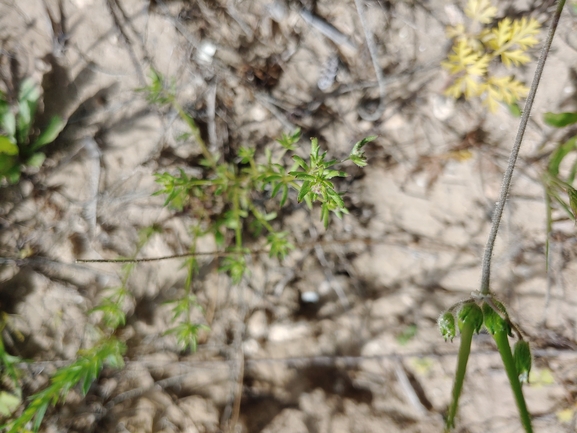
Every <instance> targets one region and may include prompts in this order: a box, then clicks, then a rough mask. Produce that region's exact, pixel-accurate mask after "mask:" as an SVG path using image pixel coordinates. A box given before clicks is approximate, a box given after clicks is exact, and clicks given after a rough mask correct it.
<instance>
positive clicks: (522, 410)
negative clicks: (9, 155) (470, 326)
mask: <svg viewBox="0 0 577 433" xmlns="http://www.w3.org/2000/svg"><path fill="white" fill-rule="evenodd" d="M493 338H494V339H495V342H496V343H497V348H498V349H499V353H500V354H501V359H502V360H503V365H505V371H506V372H507V377H508V378H509V383H510V384H511V389H512V390H513V395H514V396H515V402H516V403H517V408H518V409H519V416H520V418H521V423H522V424H523V427H524V428H525V431H526V432H527V433H533V427H532V425H531V416H530V415H529V411H528V410H527V404H526V403H525V397H524V396H523V389H522V388H521V382H519V374H518V372H517V367H516V366H515V360H514V359H513V354H512V353H511V346H510V345H509V338H508V337H507V332H495V334H494V335H493Z"/></svg>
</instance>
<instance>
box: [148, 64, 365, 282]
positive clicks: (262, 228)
mask: <svg viewBox="0 0 577 433" xmlns="http://www.w3.org/2000/svg"><path fill="white" fill-rule="evenodd" d="M140 91H142V92H144V93H145V95H146V98H147V100H149V101H151V102H155V103H158V104H160V105H170V106H172V108H173V109H175V110H176V111H177V112H178V114H179V115H180V117H181V118H182V119H183V120H184V121H185V123H186V124H187V125H188V126H189V127H190V129H191V132H192V134H191V135H192V136H193V137H195V141H196V142H197V143H198V144H199V146H200V148H201V150H202V152H203V155H204V159H203V161H202V166H203V174H202V176H200V177H198V178H196V177H191V176H189V175H187V174H186V173H185V172H184V170H182V169H179V170H178V173H177V174H170V173H166V172H165V173H158V174H157V175H156V181H157V182H158V183H159V184H160V185H161V189H160V190H159V191H158V192H157V193H156V194H162V195H164V196H165V197H166V200H165V205H166V206H170V207H172V208H174V209H177V210H179V211H182V210H187V211H190V213H191V214H192V216H193V217H195V218H196V219H197V220H198V221H199V226H202V227H203V230H205V232H207V233H208V232H210V233H213V234H214V236H215V239H216V241H217V243H218V244H219V245H223V246H224V247H225V249H226V251H227V255H226V256H225V257H224V259H223V260H222V263H221V267H220V269H221V270H222V271H226V272H227V273H228V274H229V275H230V276H231V278H232V280H233V282H234V283H238V282H240V280H241V279H242V277H243V276H244V275H245V273H246V270H247V263H246V259H245V257H244V256H245V255H246V254H247V253H248V250H247V249H246V247H245V237H246V233H247V232H248V233H250V234H251V235H252V236H253V237H255V238H259V237H260V236H261V235H262V234H266V235H265V238H266V246H267V248H268V251H269V253H270V255H271V256H272V257H277V258H279V259H282V258H283V257H285V256H286V255H287V254H288V252H289V251H290V250H291V249H292V248H294V247H293V245H292V243H291V242H290V241H289V234H288V233H287V232H284V231H279V230H277V229H275V228H274V227H273V222H274V220H275V219H276V217H277V212H276V211H272V212H271V211H268V210H266V209H265V208H263V207H262V205H261V204H260V202H261V201H262V197H263V194H264V197H266V196H267V195H268V196H269V197H270V198H276V197H279V196H280V199H279V202H278V208H280V207H282V206H284V205H285V204H286V202H287V200H288V197H289V192H290V190H294V191H296V195H297V201H298V202H302V201H304V202H306V203H307V205H308V206H309V207H312V205H313V203H314V202H319V203H320V205H321V220H322V222H323V224H324V225H325V227H326V226H328V224H329V221H330V215H331V213H332V214H334V215H336V216H337V217H339V218H340V217H342V215H343V214H346V213H347V209H346V207H345V203H344V201H343V198H342V194H341V193H339V192H337V190H336V186H335V184H334V183H333V179H334V178H337V177H345V176H346V173H345V172H343V171H340V170H338V169H335V166H336V165H338V164H342V163H344V162H346V161H348V160H350V161H352V162H353V163H354V164H356V165H358V166H359V167H363V166H365V165H366V164H367V162H366V156H365V154H364V151H363V147H364V146H365V145H366V144H367V143H368V142H370V141H372V140H374V139H375V138H376V137H367V138H365V139H363V140H361V141H359V142H358V143H356V144H355V145H354V146H353V149H352V151H351V153H350V155H349V156H348V158H346V159H345V160H342V161H340V160H336V159H328V158H327V152H325V151H321V148H320V145H319V143H318V140H317V139H315V138H313V139H312V140H311V149H310V152H309V156H308V158H303V157H301V156H300V155H298V154H297V151H298V150H299V149H298V147H297V144H298V142H299V141H300V137H301V135H300V130H296V131H294V132H292V133H291V134H283V135H282V136H281V138H280V139H278V140H277V142H278V143H279V144H280V146H281V148H280V149H278V150H274V149H271V148H266V149H265V151H264V155H258V154H257V151H256V149H255V148H252V147H249V146H242V147H240V148H239V150H238V152H237V155H236V157H235V158H233V159H234V161H233V162H227V161H220V156H219V155H211V154H210V153H209V152H208V150H207V147H206V145H205V144H204V142H203V141H202V138H201V137H200V134H199V133H198V128H197V126H196V123H195V122H194V119H192V117H190V115H189V114H188V113H186V112H185V111H184V110H183V109H182V107H181V106H180V105H179V104H178V102H177V101H176V94H175V88H174V86H168V85H166V84H165V80H164V79H163V78H162V76H161V75H160V74H159V73H158V72H155V71H153V72H152V73H151V84H150V85H149V86H147V87H146V88H143V89H140ZM273 152H275V156H274V157H273ZM287 153H291V154H292V160H293V161H294V163H293V164H292V166H289V165H288V164H287V161H286V158H285V155H286V154H287ZM215 209H218V211H215Z"/></svg>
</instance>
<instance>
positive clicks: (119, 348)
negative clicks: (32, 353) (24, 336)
mask: <svg viewBox="0 0 577 433" xmlns="http://www.w3.org/2000/svg"><path fill="white" fill-rule="evenodd" d="M158 231H159V229H158V227H156V226H152V227H147V228H145V229H143V230H141V231H140V233H139V242H138V245H137V250H136V252H135V255H136V254H138V252H139V251H140V250H141V249H142V247H143V246H144V245H145V244H146V243H147V242H148V241H149V240H150V238H151V237H152V236H153V235H154V234H155V233H158ZM134 268H135V265H134V263H128V264H126V265H125V266H123V268H122V275H121V278H120V280H121V281H120V285H119V286H118V287H115V288H110V289H108V290H106V291H105V293H106V294H105V296H104V297H103V298H102V299H101V300H100V303H99V304H98V305H97V306H96V307H94V308H93V309H91V310H90V311H89V312H88V313H89V314H95V313H98V314H100V320H99V324H100V326H99V327H97V328H94V327H93V326H92V325H89V330H90V331H92V333H96V342H95V344H94V345H93V346H92V347H91V348H88V349H81V350H79V351H78V353H77V356H76V359H75V360H74V361H72V362H71V363H70V364H69V365H67V366H65V367H62V368H59V369H58V370H56V372H55V373H54V374H53V375H52V377H51V378H50V384H49V385H48V386H47V387H46V388H44V389H42V390H41V391H39V392H37V393H35V394H32V395H31V396H29V397H28V399H27V401H28V404H27V406H26V408H25V409H24V410H23V411H22V412H21V413H20V414H19V415H18V416H17V417H16V418H14V419H12V420H10V421H8V422H7V423H6V424H4V425H0V431H3V432H6V433H21V432H28V431H30V430H27V428H29V426H30V423H31V425H32V431H33V432H37V431H38V430H39V428H40V426H41V424H42V420H43V419H44V415H45V414H46V411H47V410H48V408H49V407H50V406H55V405H57V404H59V403H63V402H65V401H66V396H67V395H68V393H69V392H70V390H72V389H73V388H75V387H79V391H80V393H81V395H83V396H85V395H86V394H87V393H88V391H89V390H90V387H91V385H92V383H93V382H94V380H96V379H97V378H98V375H99V374H100V371H101V370H102V368H103V367H104V366H108V367H110V368H121V367H123V365H124V360H123V357H122V355H123V354H124V352H125V351H126V346H125V344H124V343H123V342H122V341H120V340H119V339H118V338H117V337H116V336H115V331H116V329H117V328H118V327H120V326H123V325H124V324H125V323H126V315H125V312H124V309H123V308H124V303H125V301H126V299H127V298H128V297H129V296H130V291H129V288H128V280H129V278H130V275H131V273H132V272H133V270H134ZM3 348H4V346H3V345H2V344H1V341H0V365H2V366H3V367H4V368H5V369H6V371H7V372H8V374H9V376H10V377H13V378H14V379H13V380H14V381H15V386H16V387H18V388H17V389H18V395H20V394H19V393H20V391H19V389H20V388H19V385H18V382H17V378H18V370H17V369H16V367H15V363H16V362H21V360H20V359H18V358H16V357H11V356H10V355H7V354H6V353H5V352H4V350H3ZM3 404H4V405H6V404H7V403H6V400H5V399H4V400H3V395H2V394H1V393H0V412H1V410H2V405H3Z"/></svg>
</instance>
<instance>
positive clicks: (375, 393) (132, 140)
mask: <svg viewBox="0 0 577 433" xmlns="http://www.w3.org/2000/svg"><path fill="white" fill-rule="evenodd" d="M365 3H366V18H367V27H368V29H369V31H370V32H371V33H372V35H373V38H374V41H375V45H376V51H377V52H376V54H377V60H378V64H379V66H380V67H381V68H382V71H383V74H384V80H385V83H386V92H385V95H384V98H383V100H382V101H381V105H379V87H378V85H377V82H376V78H375V72H374V69H373V66H372V62H371V58H370V54H369V51H368V49H367V44H366V39H365V33H364V30H363V27H362V26H361V23H360V21H359V18H358V14H357V12H356V9H355V4H354V2H353V1H352V0H331V1H329V0H318V1H305V0H303V1H302V2H298V1H291V2H287V3H285V2H283V1H280V0H277V1H273V0H254V1H234V0H230V1H225V0H216V1H208V0H205V1H198V2H180V1H161V0H156V1H150V2H148V1H139V0H108V1H105V0H64V1H63V3H62V4H63V11H64V16H65V28H64V33H62V34H59V33H58V29H56V30H57V31H56V32H55V31H54V26H52V25H51V23H50V20H49V18H48V14H47V9H46V8H48V9H50V11H52V15H53V16H54V17H55V18H56V21H61V20H60V17H59V12H58V7H57V6H58V4H57V2H55V1H47V2H46V5H45V4H44V3H42V2H41V1H39V0H27V1H18V2H16V1H11V0H2V1H1V2H0V35H1V37H2V41H3V42H2V51H0V67H1V68H3V69H2V71H3V77H4V78H6V77H9V76H10V75H7V72H6V71H8V70H9V65H10V61H9V59H10V58H11V57H12V58H15V59H16V60H17V63H18V72H19V74H20V76H31V77H33V78H35V79H36V80H37V82H39V83H40V82H43V87H44V92H45V100H46V111H50V112H52V113H59V114H60V115H62V116H63V117H65V118H67V119H68V120H69V123H68V126H67V128H66V130H65V132H64V134H63V136H62V137H61V138H60V139H59V141H58V142H57V143H55V144H54V145H53V146H52V147H51V148H50V149H49V150H48V159H47V161H46V163H45V164H44V166H43V167H42V168H41V169H40V171H39V172H29V173H28V174H26V175H25V176H24V178H23V180H22V181H21V182H20V184H19V185H17V186H15V187H3V188H2V189H1V190H0V224H1V226H0V248H1V253H2V256H3V257H12V258H14V257H22V256H24V257H25V258H24V259H21V260H19V261H18V262H17V263H15V262H7V261H3V262H2V264H0V305H1V308H2V311H3V312H5V313H8V314H10V315H11V323H12V324H11V326H10V327H9V329H6V330H4V333H3V336H4V341H5V342H6V343H5V344H6V346H7V348H8V351H10V352H11V353H13V354H17V355H19V356H22V357H24V358H27V359H30V360H32V361H33V362H32V364H31V366H30V367H29V371H30V372H31V375H30V376H31V377H29V378H26V379H25V382H26V386H25V388H24V390H25V392H27V393H32V392H34V391H36V390H38V389H40V388H41V387H42V386H44V384H45V383H46V381H47V378H48V374H49V373H51V372H53V371H54V369H55V368H56V367H57V366H58V365H61V364H62V362H66V361H67V360H71V359H73V358H74V357H75V355H76V353H77V351H78V349H79V348H81V347H83V344H85V342H86V338H87V336H86V333H87V332H88V331H87V329H89V328H88V327H87V325H88V323H87V320H88V319H87V318H86V312H87V311H88V310H89V309H90V308H91V307H93V306H94V305H95V303H96V302H97V301H98V300H99V299H100V298H101V296H102V293H103V291H104V290H105V288H106V287H112V286H114V285H117V284H118V281H119V278H120V275H121V268H120V266H119V265H117V264H113V263H108V264H98V265H88V264H76V263H75V260H76V259H78V258H108V259H112V258H115V257H118V256H121V255H122V256H129V255H131V254H133V252H134V250H135V248H136V244H137V240H138V230H139V229H140V228H142V227H146V226H149V225H151V224H159V225H160V226H161V228H162V233H161V234H159V235H156V236H155V237H153V239H152V240H151V241H150V242H149V243H148V244H147V245H146V246H145V247H144V249H143V250H142V251H141V256H147V257H155V256H162V255H169V254H175V253H183V252H186V251H187V248H188V242H190V235H189V232H188V228H189V227H190V226H191V225H192V224H193V222H194V221H193V219H192V217H190V216H188V215H183V214H175V213H174V212H173V211H170V210H168V209H166V208H164V207H163V198H162V197H158V196H155V197H153V196H151V194H152V193H153V192H154V191H156V190H157V189H158V186H157V185H156V184H155V183H154V177H153V174H154V173H156V172H159V171H172V172H175V171H176V168H177V167H185V168H186V169H187V170H193V171H194V170H195V167H194V164H197V162H198V159H199V154H200V150H199V148H198V146H195V145H194V143H191V142H190V141H184V142H183V141H181V140H179V139H178V136H179V135H180V134H182V133H183V132H184V131H185V130H186V127H185V125H184V124H183V123H182V122H180V121H179V120H178V119H177V117H176V115H175V114H174V113H173V112H170V111H167V110H161V109H158V108H155V107H152V106H150V105H149V104H147V103H146V101H145V100H144V98H143V97H142V94H139V93H136V92H135V89H136V88H139V87H142V86H144V85H145V84H146V80H147V78H146V77H147V73H148V71H149V69H150V68H151V67H154V68H155V69H157V70H158V71H160V72H161V73H162V74H164V75H165V76H167V77H173V78H174V80H175V83H176V86H177V89H178V94H179V98H180V102H181V104H183V106H184V107H185V109H186V110H188V111H189V112H190V113H191V114H192V116H193V117H194V118H195V119H196V120H197V122H198V123H199V125H200V126H201V130H202V133H203V134H204V136H205V137H206V140H207V143H209V146H210V149H211V151H213V152H217V151H218V152H221V153H223V154H225V155H227V154H231V153H234V152H235V151H236V149H238V147H239V146H241V145H250V146H255V147H256V148H257V149H259V150H262V149H263V148H264V147H265V146H266V145H269V144H271V143H273V141H274V139H275V138H277V137H279V135H280V133H281V132H283V131H285V132H288V131H291V130H292V129H294V128H295V127H297V126H298V127H300V128H301V129H302V130H303V133H304V135H305V136H306V137H311V136H314V137H318V138H319V141H320V143H321V146H322V147H323V148H324V149H326V150H327V151H328V152H329V154H330V155H331V156H332V157H335V158H343V157H345V156H346V155H347V154H348V152H349V151H350V149H351V146H352V145H353V143H354V142H355V141H357V140H359V139H361V138H362V137H365V136H367V135H377V136H378V138H377V139H376V140H375V141H374V142H373V143H371V144H370V145H369V146H368V148H367V155H368V157H369V165H368V167H366V168H364V169H362V170H361V169H356V168H351V167H347V169H349V170H350V173H351V176H349V177H348V178H347V179H345V180H343V181H341V182H339V183H338V186H339V188H340V190H342V191H346V202H347V206H348V207H349V209H350V211H351V212H350V215H347V216H345V217H344V218H343V220H334V221H333V222H332V224H331V225H330V227H329V228H328V229H326V230H325V229H324V228H323V227H322V225H321V224H320V223H319V222H318V209H315V210H313V211H309V210H308V209H307V208H306V206H302V205H299V204H297V203H296V197H291V203H290V204H289V205H288V206H287V207H286V208H285V210H284V211H283V212H282V214H281V215H280V217H279V221H280V223H282V225H283V226H284V227H285V228H286V229H288V230H290V231H291V238H292V240H293V242H294V243H295V244H297V245H298V247H297V249H296V250H295V251H294V252H293V253H291V254H290V255H289V256H288V257H287V258H286V259H285V260H284V261H282V262H281V263H279V262H276V261H274V260H272V259H269V258H268V257H267V256H266V255H258V254H257V255H254V256H252V257H251V259H250V260H251V274H250V277H248V278H245V279H244V280H243V281H242V283H241V284H240V285H237V286H233V285H232V284H231V282H230V280H229V279H228V278H227V277H226V276H223V275H218V274H217V273H216V272H215V269H216V264H217V261H218V260H217V258H210V257H209V258H205V259H203V260H202V272H201V275H202V278H199V281H198V282H197V283H196V295H197V297H198V300H199V302H200V304H201V305H202V306H203V308H204V313H203V314H201V313H200V312H199V313H198V316H199V317H198V320H199V322H200V323H207V324H208V325H210V331H208V332H205V333H203V334H202V335H201V339H200V344H199V348H198V351H197V353H195V354H189V353H183V352H181V351H179V349H178V347H177V345H176V342H175V341H174V339H173V338H171V337H170V336H165V335H163V333H164V331H166V329H168V327H169V326H170V317H171V316H170V311H169V309H168V307H167V306H166V305H164V302H165V301H167V300H169V299H171V298H174V297H175V296H178V294H180V293H182V291H183V285H184V281H185V276H186V272H185V270H184V269H182V263H181V261H179V260H167V261H163V262H160V263H155V264H150V263H143V264H139V265H138V266H137V269H136V271H135V272H134V273H133V274H132V277H131V279H130V283H129V284H130V288H131V292H132V299H131V301H130V305H127V312H128V320H127V324H126V326H125V327H123V328H122V329H121V330H120V331H119V335H120V336H121V338H122V339H123V340H124V341H126V344H127V346H128V352H127V354H126V358H125V361H126V367H125V368H124V369H122V370H110V369H105V370H104V371H103V373H102V375H101V378H100V379H99V380H98V381H97V383H95V384H94V385H93V386H92V388H91V390H90V392H89V393H88V395H87V396H86V397H85V398H81V397H80V396H79V394H78V393H77V392H72V393H71V394H70V396H69V397H68V399H67V401H66V403H65V404H62V405H59V406H58V407H56V408H54V409H51V410H49V412H48V413H47V416H46V419H45V422H44V424H43V427H42V429H41V431H46V432H64V431H67V432H68V431H69V432H166V433H168V432H218V431H226V432H233V431H234V432H250V433H252V432H255V433H256V432H263V433H265V432H266V433H273V432H274V433H288V432H290V433H301V432H302V433H324V432H327V433H328V432H332V433H337V432H339V433H340V432H343V433H344V432H397V431H398V432H433V431H441V430H442V426H443V419H442V415H443V414H444V413H445V411H446V408H447V405H448V403H449V398H450V391H451V386H452V374H453V372H454V368H455V362H456V352H457V350H458V343H457V341H455V342H454V343H452V344H451V343H444V342H443V339H442V338H441V336H440V335H439V333H438V331H437V329H436V320H437V317H438V316H439V314H440V313H441V312H442V311H443V310H444V309H446V308H448V307H449V306H450V305H452V304H453V303H454V302H456V301H458V300H459V299H462V298H464V297H467V296H469V294H470V292H471V291H473V290H476V289H478V284H479V280H480V261H481V255H482V251H483V247H484V245H485V241H486V237H487V234H488V229H489V223H490V215H491V211H492V208H493V206H494V203H495V200H497V196H498V192H499V186H500V179H501V174H502V172H503V169H504V166H505V164H506V160H507V157H508V152H509V149H510V146H511V144H512V142H513V137H514V132H515V130H516V126H517V123H518V120H517V119H516V118H514V117H513V116H512V115H510V114H509V113H507V112H506V111H505V109H502V110H501V111H499V112H498V113H497V114H496V115H489V114H487V112H486V110H485V109H484V108H483V107H482V106H481V105H480V104H479V103H477V102H464V101H458V102H454V101H450V100H448V99H446V98H445V97H443V96H442V92H443V89H444V88H445V87H446V86H447V84H448V77H447V76H446V74H445V73H443V72H442V71H441V69H440V67H439V62H440V60H442V59H443V58H444V56H445V55H446V52H447V50H448V49H449V42H448V41H447V39H446V37H445V35H444V29H445V26H446V25H448V24H449V23H450V22H451V19H454V16H455V11H456V10H457V11H458V10H459V8H462V7H463V6H464V5H463V4H461V3H459V4H458V7H455V5H454V4H453V3H452V2H448V1H441V0H437V1H430V2H419V1H411V0H407V1H402V2H400V1H399V2H388V1H369V2H365ZM501 3H502V4H501V6H500V8H501V9H502V10H505V9H507V8H511V9H510V10H511V11H526V10H527V9H529V10H531V11H533V15H534V16H535V17H537V18H539V19H540V20H541V21H543V20H544V19H545V18H546V17H548V16H549V15H548V14H550V13H551V12H552V9H551V7H548V6H547V5H544V4H541V2H538V3H539V5H538V6H536V3H535V2H516V1H506V2H501ZM546 3H547V4H549V2H546ZM310 10H312V11H313V12H314V17H316V19H317V20H320V21H322V22H323V23H330V24H331V26H332V27H331V28H332V29H333V30H334V31H336V36H333V37H332V39H331V38H330V37H327V36H326V35H325V34H323V33H322V32H321V31H319V28H318V26H317V24H316V22H315V21H314V20H313V21H311V15H310V13H308V12H303V11H310ZM511 13H513V12H511ZM457 15H458V14H457ZM56 27H57V26H56ZM576 32H577V16H576V15H575V14H571V13H570V12H569V11H566V12H565V14H564V16H563V18H562V22H561V27H560V29H559V35H558V38H557V39H556V41H555V43H554V48H553V52H552V55H551V58H550V61H549V63H548V65H547V67H546V70H545V73H544V78H543V85H542V87H541V89H540V91H539V94H538V98H537V102H536V106H535V108H534V115H533V120H532V123H531V125H530V128H529V130H528V132H527V138H526V142H525V146H524V148H523V150H522V151H521V159H520V163H519V171H518V173H517V175H516V177H515V179H514V186H513V191H512V194H511V196H510V199H509V204H508V207H507V208H506V211H505V216H504V221H503V225H502V230H501V232H500V235H499V238H498V243H497V248H496V251H495V261H494V270H493V274H494V275H493V290H494V291H495V292H496V293H497V294H498V296H499V297H500V298H501V299H503V300H504V301H505V302H506V303H507V304H508V305H509V313H510V314H511V316H512V317H513V318H514V320H516V321H517V322H518V323H519V324H520V326H521V327H522V329H523V330H524V332H525V333H526V334H527V336H528V337H529V340H530V341H531V343H532V346H533V348H534V351H535V372H536V374H535V378H534V380H533V383H532V384H531V385H529V386H527V387H525V393H526V397H527V400H528V406H529V409H530V412H531V414H532V415H533V416H534V424H535V429H536V431H538V432H548V433H554V432H571V431H575V419H576V416H575V410H576V409H577V406H576V395H577V388H576V383H577V369H576V368H575V365H576V360H577V352H576V351H575V349H576V347H577V343H576V341H577V335H576V331H577V327H576V326H577V324H576V321H575V311H576V310H575V307H576V303H577V292H576V290H575V287H574V283H575V281H577V260H574V259H575V255H576V252H577V250H576V247H575V241H574V233H575V229H574V227H573V225H572V223H571V222H570V221H569V220H566V219H563V218H560V219H559V221H557V222H556V223H555V225H554V227H553V233H552V237H551V238H552V243H551V245H552V247H551V251H552V253H551V265H550V271H549V273H547V272H546V268H545V253H544V251H545V239H546V232H545V203H544V198H543V187H542V185H541V183H540V181H539V179H540V174H541V173H542V171H543V167H544V164H545V159H544V158H543V155H546V154H547V152H550V151H551V150H552V149H553V147H554V145H555V143H556V142H558V140H559V139H561V136H562V132H559V131H554V130H552V129H551V128H548V127H546V126H544V125H543V123H542V120H541V119H542V115H543V113H544V112H546V111H560V110H565V111H568V110H575V109H576V108H577V107H576V99H575V94H576V93H575V92H576V87H575V83H576V81H575V76H576V73H577V72H576V71H577V69H576V65H577V61H576V59H577V56H576V54H577V53H576V48H577V43H576V42H577V41H576V38H575V34H576ZM532 71H533V66H529V67H528V68H526V69H524V70H522V71H521V72H520V76H521V77H525V78H526V79H529V78H530V77H531V73H532ZM381 108H382V109H383V110H384V111H383V112H382V114H380V115H379V116H376V117H377V119H376V120H371V119H370V116H368V115H367V113H369V114H370V113H372V112H374V111H375V110H376V109H381ZM367 118H368V119H369V120H366V119H367ZM300 144H301V146H302V147H303V154H305V153H306V151H308V146H309V144H308V142H307V140H306V139H303V140H302V141H301V143H300ZM456 149H457V150H461V151H463V150H467V151H468V152H469V153H467V155H468V157H466V158H456V157H455V152H454V151H455V150H456ZM560 215H561V214H560V213H559V216H560ZM311 239H312V240H315V241H316V242H314V244H311V243H310V240H311ZM307 242H308V243H307ZM199 249H200V250H202V251H211V250H213V249H214V241H213V240H212V239H211V238H210V237H206V238H203V239H202V240H201V242H200V244H199ZM23 251H24V252H27V253H25V254H23V253H22V252H23ZM307 292H312V293H315V294H316V295H317V297H318V300H317V301H316V302H314V303H306V302H303V297H302V294H303V293H307ZM516 412H517V411H516V408H515V404H514V401H513V397H512V395H511V391H510V390H509V388H508V386H507V378H506V375H505V372H504V370H503V367H502V364H501V362H500V358H499V355H498V353H497V352H496V350H495V347H494V345H493V343H492V340H491V339H490V337H489V336H488V335H479V336H478V337H475V339H474V342H473V355H472V357H471V359H470V365H469V368H468V378H467V382H466V384H465V388H464V395H463V397H462V400H461V411H460V416H459V419H458V429H457V431H460V432H500V433H505V432H519V431H521V430H522V429H521V426H520V423H519V420H518V418H517V413H516Z"/></svg>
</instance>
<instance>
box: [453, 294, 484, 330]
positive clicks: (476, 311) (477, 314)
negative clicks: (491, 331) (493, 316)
mask: <svg viewBox="0 0 577 433" xmlns="http://www.w3.org/2000/svg"><path fill="white" fill-rule="evenodd" d="M457 321H458V324H459V331H461V332H463V328H464V327H465V326H468V327H470V328H472V329H473V331H474V332H476V333H477V334H478V333H479V331H480V330H481V326H483V312H482V311H481V308H479V306H478V305H477V304H475V303H474V302H467V303H466V304H463V306H462V307H461V309H460V310H459V312H458V313H457Z"/></svg>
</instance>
